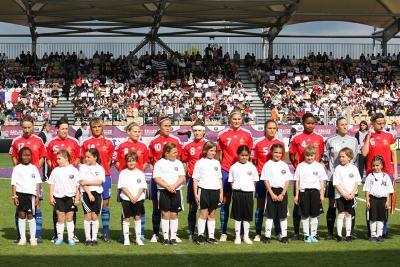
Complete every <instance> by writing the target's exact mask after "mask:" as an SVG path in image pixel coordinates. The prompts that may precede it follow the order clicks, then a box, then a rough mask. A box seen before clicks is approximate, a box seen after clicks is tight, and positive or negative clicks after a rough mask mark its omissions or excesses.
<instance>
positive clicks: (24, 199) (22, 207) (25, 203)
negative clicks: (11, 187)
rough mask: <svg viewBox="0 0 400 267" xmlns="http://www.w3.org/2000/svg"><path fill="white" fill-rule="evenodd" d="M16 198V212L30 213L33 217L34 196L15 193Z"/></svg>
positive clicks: (34, 208)
mask: <svg viewBox="0 0 400 267" xmlns="http://www.w3.org/2000/svg"><path fill="white" fill-rule="evenodd" d="M17 197H18V201H19V204H18V207H17V210H18V211H23V212H26V213H32V215H35V213H36V196H35V195H31V194H25V193H18V192H17Z"/></svg>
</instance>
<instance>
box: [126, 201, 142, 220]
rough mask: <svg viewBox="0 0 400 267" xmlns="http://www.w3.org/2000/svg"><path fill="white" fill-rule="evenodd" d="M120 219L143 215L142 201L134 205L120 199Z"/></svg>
mask: <svg viewBox="0 0 400 267" xmlns="http://www.w3.org/2000/svg"><path fill="white" fill-rule="evenodd" d="M121 204H122V217H123V218H124V219H126V218H130V217H133V216H139V215H141V214H143V213H144V200H141V201H138V202H136V203H135V204H133V203H132V202H130V201H128V200H123V199H121Z"/></svg>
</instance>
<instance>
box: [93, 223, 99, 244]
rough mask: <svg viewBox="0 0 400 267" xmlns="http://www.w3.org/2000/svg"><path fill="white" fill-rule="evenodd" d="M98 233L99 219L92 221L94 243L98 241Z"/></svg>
mask: <svg viewBox="0 0 400 267" xmlns="http://www.w3.org/2000/svg"><path fill="white" fill-rule="evenodd" d="M98 232H99V219H97V220H95V221H92V241H96V240H97V233H98Z"/></svg>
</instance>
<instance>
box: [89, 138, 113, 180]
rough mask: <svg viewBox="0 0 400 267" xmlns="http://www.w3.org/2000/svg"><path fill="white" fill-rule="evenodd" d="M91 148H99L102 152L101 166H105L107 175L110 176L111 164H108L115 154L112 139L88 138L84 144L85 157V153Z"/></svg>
mask: <svg viewBox="0 0 400 267" xmlns="http://www.w3.org/2000/svg"><path fill="white" fill-rule="evenodd" d="M89 148H97V150H98V151H99V154H100V159H101V166H103V168H104V171H105V173H106V175H107V176H110V165H109V164H107V162H108V160H109V159H112V158H113V155H114V145H113V143H112V141H111V140H110V139H107V138H105V137H100V138H96V137H93V136H92V137H90V138H89V139H86V140H85V141H84V142H83V144H82V157H83V158H84V157H85V153H86V151H87V150H88V149H89Z"/></svg>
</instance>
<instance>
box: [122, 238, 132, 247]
mask: <svg viewBox="0 0 400 267" xmlns="http://www.w3.org/2000/svg"><path fill="white" fill-rule="evenodd" d="M130 245H131V241H129V238H127V239H125V240H124V246H130Z"/></svg>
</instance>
